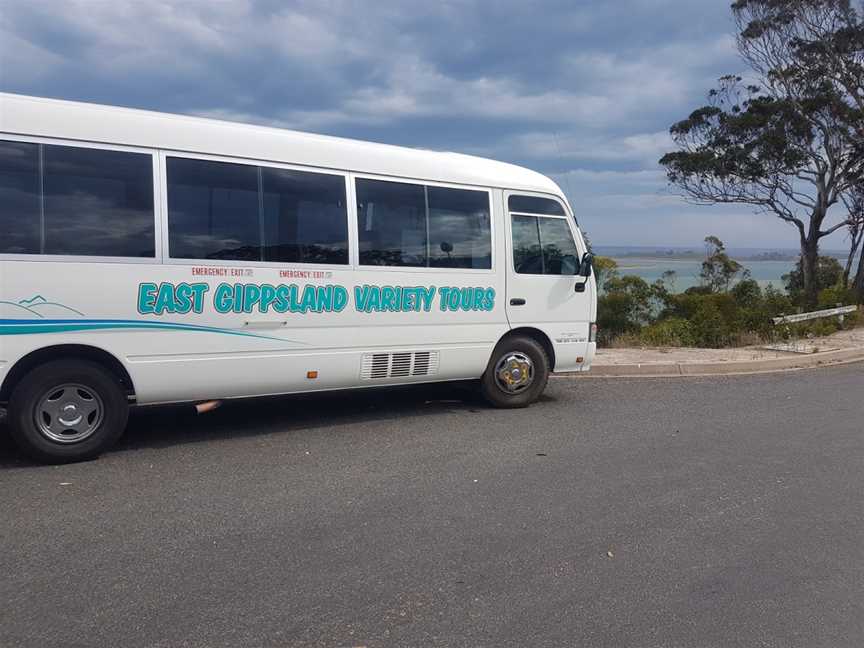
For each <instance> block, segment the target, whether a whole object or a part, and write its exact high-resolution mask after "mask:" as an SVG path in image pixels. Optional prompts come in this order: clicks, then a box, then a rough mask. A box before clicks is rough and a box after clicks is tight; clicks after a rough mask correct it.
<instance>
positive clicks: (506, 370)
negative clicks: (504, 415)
mask: <svg viewBox="0 0 864 648" xmlns="http://www.w3.org/2000/svg"><path fill="white" fill-rule="evenodd" d="M495 382H496V384H497V385H498V387H500V388H501V389H502V390H503V391H505V392H507V393H508V394H516V393H519V392H521V391H524V390H525V389H527V388H528V387H530V386H531V383H532V382H534V363H533V362H531V358H529V357H528V356H527V355H525V354H524V353H520V352H511V353H506V354H504V355H503V356H502V357H501V359H500V360H499V361H498V364H497V365H496V366H495Z"/></svg>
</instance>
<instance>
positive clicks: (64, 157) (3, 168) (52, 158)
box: [0, 141, 156, 257]
mask: <svg viewBox="0 0 864 648" xmlns="http://www.w3.org/2000/svg"><path fill="white" fill-rule="evenodd" d="M152 160H153V158H152V156H151V155H150V154H147V153H132V152H127V151H113V150H106V149H96V148H85V147H79V146H59V145H54V144H29V143H22V142H6V141H4V142H0V252H2V253H7V254H57V255H74V256H78V255H87V256H112V257H153V256H155V254H156V242H155V224H154V215H153V161H152Z"/></svg>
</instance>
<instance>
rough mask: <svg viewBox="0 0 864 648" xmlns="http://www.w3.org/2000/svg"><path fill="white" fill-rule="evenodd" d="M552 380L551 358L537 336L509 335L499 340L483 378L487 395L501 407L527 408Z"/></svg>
mask: <svg viewBox="0 0 864 648" xmlns="http://www.w3.org/2000/svg"><path fill="white" fill-rule="evenodd" d="M548 380H549V358H548V357H547V356H546V351H545V350H544V349H543V347H542V346H541V345H540V344H539V343H538V342H537V341H536V340H534V339H532V338H530V337H524V336H521V335H520V336H514V337H511V338H505V339H504V340H502V341H501V342H499V343H498V346H496V347H495V351H494V352H493V353H492V358H491V359H490V360H489V365H488V366H487V367H486V372H485V373H484V374H483V378H482V379H481V380H480V389H481V391H482V393H483V397H484V398H485V399H486V400H487V401H488V402H489V403H490V404H491V405H493V406H495V407H501V408H516V407H527V406H528V405H530V404H531V403H533V402H534V401H535V400H537V398H538V397H539V396H540V394H542V393H543V390H544V389H545V388H546V383H547V382H548Z"/></svg>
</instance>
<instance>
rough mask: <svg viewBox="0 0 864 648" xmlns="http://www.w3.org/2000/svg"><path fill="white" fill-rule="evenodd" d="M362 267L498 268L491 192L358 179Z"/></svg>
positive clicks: (358, 213) (358, 216) (358, 214)
mask: <svg viewBox="0 0 864 648" xmlns="http://www.w3.org/2000/svg"><path fill="white" fill-rule="evenodd" d="M357 219H358V232H359V239H360V263H361V264H362V265H384V266H415V267H423V268H425V267H432V268H475V269H487V270H488V269H490V268H491V267H492V231H491V224H490V212H489V193H488V192H487V191H479V190H476V189H454V188H451V187H437V186H425V185H417V184H409V183H403V182H390V181H385V180H368V179H365V178H359V179H357Z"/></svg>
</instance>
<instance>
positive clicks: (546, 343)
mask: <svg viewBox="0 0 864 648" xmlns="http://www.w3.org/2000/svg"><path fill="white" fill-rule="evenodd" d="M515 336H524V337H530V338H532V339H533V340H534V341H535V342H537V343H538V344H539V345H540V346H542V347H543V350H544V351H546V357H547V358H548V359H549V371H555V347H553V346H552V340H550V339H549V336H548V335H546V334H545V333H544V332H543V331H541V330H540V329H537V328H533V327H530V326H523V327H520V328H515V329H511V330H510V331H508V332H507V333H506V335H504V336H502V337H501V339H500V340H499V341H498V344H501V342H503V341H504V340H506V339H507V338H509V337H515ZM496 347H497V345H496Z"/></svg>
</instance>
